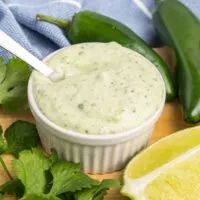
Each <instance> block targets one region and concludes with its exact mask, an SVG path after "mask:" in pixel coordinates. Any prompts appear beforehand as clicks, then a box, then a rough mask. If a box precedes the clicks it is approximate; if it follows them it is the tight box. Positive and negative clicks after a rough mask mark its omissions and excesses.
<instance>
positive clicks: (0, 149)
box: [0, 126, 7, 154]
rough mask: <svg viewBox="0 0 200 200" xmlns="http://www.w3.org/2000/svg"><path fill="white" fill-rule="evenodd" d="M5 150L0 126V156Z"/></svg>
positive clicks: (5, 145)
mask: <svg viewBox="0 0 200 200" xmlns="http://www.w3.org/2000/svg"><path fill="white" fill-rule="evenodd" d="M6 149H7V144H6V143H5V140H4V137H3V129H2V127H1V126H0V154H2V153H4V152H5V151H6Z"/></svg>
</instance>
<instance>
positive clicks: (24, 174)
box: [13, 149, 51, 194]
mask: <svg viewBox="0 0 200 200" xmlns="http://www.w3.org/2000/svg"><path fill="white" fill-rule="evenodd" d="M50 166H51V162H50V161H49V159H48V157H46V156H45V155H44V153H42V152H41V151H40V150H38V149H32V150H25V151H22V152H21V153H20V154H19V159H18V160H14V161H13V167H14V169H15V171H16V174H17V178H18V179H20V180H21V182H22V183H23V185H24V188H25V194H42V193H43V192H44V191H45V187H46V184H47V183H46V176H45V171H47V170H48V169H49V168H50Z"/></svg>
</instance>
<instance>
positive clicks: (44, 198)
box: [20, 194, 60, 200]
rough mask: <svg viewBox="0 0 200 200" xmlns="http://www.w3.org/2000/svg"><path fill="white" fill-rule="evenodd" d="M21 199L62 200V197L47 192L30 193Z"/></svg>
mask: <svg viewBox="0 0 200 200" xmlns="http://www.w3.org/2000/svg"><path fill="white" fill-rule="evenodd" d="M20 200H60V198H58V197H56V196H50V195H45V194H28V195H26V196H24V197H23V198H21V199H20Z"/></svg>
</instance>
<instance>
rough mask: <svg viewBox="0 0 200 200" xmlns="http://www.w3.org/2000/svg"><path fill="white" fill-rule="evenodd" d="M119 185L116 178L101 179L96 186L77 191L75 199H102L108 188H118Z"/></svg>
mask: <svg viewBox="0 0 200 200" xmlns="http://www.w3.org/2000/svg"><path fill="white" fill-rule="evenodd" d="M120 187H121V186H120V182H119V181H117V180H109V179H107V180H103V181H102V182H101V183H100V184H99V185H98V186H93V187H92V188H90V189H84V190H82V191H78V192H77V193H76V194H75V200H86V199H87V200H102V199H103V197H104V195H105V194H106V191H107V190H108V189H109V188H115V189H120Z"/></svg>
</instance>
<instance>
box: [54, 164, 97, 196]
mask: <svg viewBox="0 0 200 200" xmlns="http://www.w3.org/2000/svg"><path fill="white" fill-rule="evenodd" d="M51 173H52V175H53V186H52V188H51V191H50V194H54V195H58V194H61V193H65V192H75V191H76V190H81V189H82V188H90V187H91V186H93V185H97V184H98V183H99V182H98V181H96V180H94V179H91V178H90V177H89V176H87V175H86V174H84V173H81V172H80V165H79V164H74V163H70V162H66V161H59V162H57V163H56V164H54V165H53V166H52V168H51Z"/></svg>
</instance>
